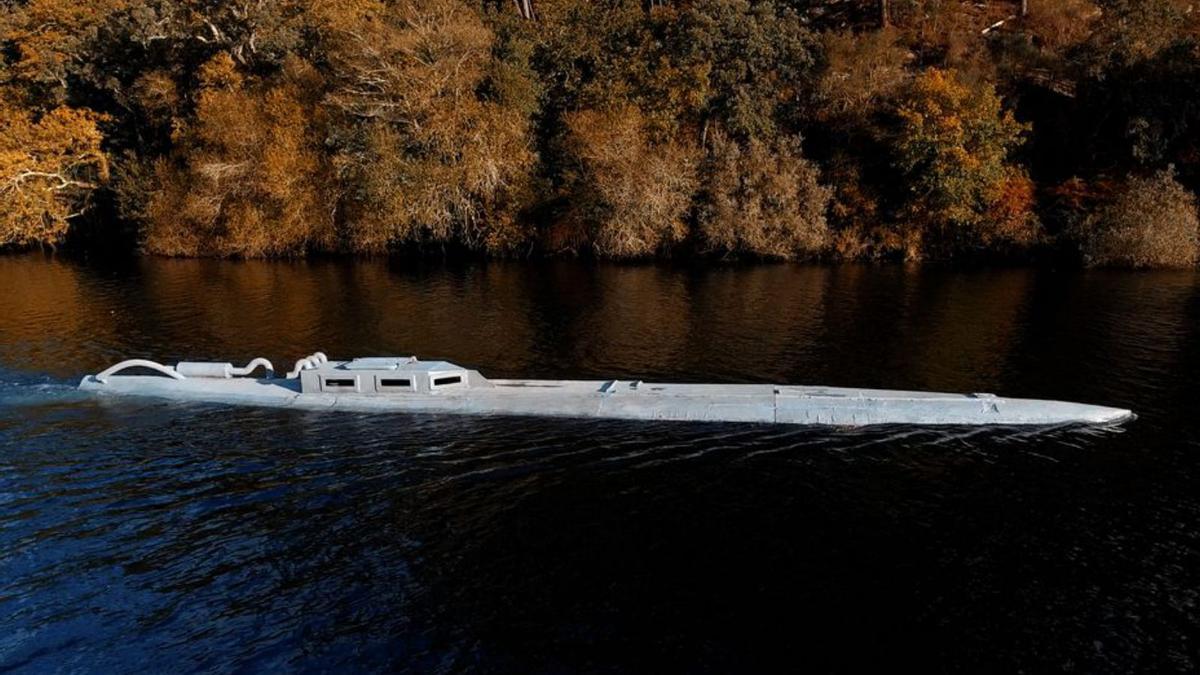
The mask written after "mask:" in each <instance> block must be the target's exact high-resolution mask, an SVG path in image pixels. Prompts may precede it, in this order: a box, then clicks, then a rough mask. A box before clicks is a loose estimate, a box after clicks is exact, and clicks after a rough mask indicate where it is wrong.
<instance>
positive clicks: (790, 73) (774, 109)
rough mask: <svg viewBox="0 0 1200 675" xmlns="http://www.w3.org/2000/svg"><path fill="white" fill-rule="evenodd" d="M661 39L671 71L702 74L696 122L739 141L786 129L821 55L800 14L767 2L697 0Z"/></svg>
mask: <svg viewBox="0 0 1200 675" xmlns="http://www.w3.org/2000/svg"><path fill="white" fill-rule="evenodd" d="M665 40H666V47H665V48H666V49H667V51H668V54H669V55H670V59H671V61H672V63H673V65H674V67H675V68H676V69H679V70H683V71H696V70H699V71H701V72H706V73H707V77H706V87H705V91H706V93H707V96H706V98H705V100H704V101H703V105H702V107H701V108H700V110H698V111H697V112H698V114H699V115H700V117H701V119H700V122H701V123H702V124H704V125H707V124H708V123H711V122H718V123H720V124H721V125H722V126H723V127H724V128H725V129H726V130H727V131H728V132H729V133H731V134H733V135H734V136H737V137H738V138H739V139H746V138H749V137H751V136H758V137H761V138H770V137H774V136H775V135H777V134H785V133H786V132H787V131H788V128H789V127H790V126H792V124H791V122H792V121H794V120H789V119H787V118H789V117H791V116H794V114H795V113H796V110H797V108H798V107H799V103H800V101H801V95H802V94H803V93H805V92H806V91H807V89H808V88H809V87H810V86H811V81H812V78H813V75H814V72H815V66H816V63H817V59H816V55H817V53H818V50H819V45H818V42H817V38H816V36H815V35H814V34H813V33H812V32H811V31H809V30H808V29H807V28H806V27H805V25H804V22H803V21H802V20H801V18H800V16H799V15H797V14H796V13H795V12H794V11H792V10H790V9H788V8H786V7H784V6H782V5H778V4H776V3H774V2H772V1H771V0H763V1H761V2H749V0H698V1H697V2H694V3H691V4H690V6H689V7H688V8H687V9H686V10H685V11H683V12H682V13H681V14H680V16H679V18H678V20H677V21H676V22H673V23H672V24H670V25H669V26H668V29H667V35H666V37H665ZM781 126H782V127H783V128H782V129H781V128H780V127H781Z"/></svg>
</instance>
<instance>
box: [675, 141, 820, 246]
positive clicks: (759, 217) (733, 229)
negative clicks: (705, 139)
mask: <svg viewBox="0 0 1200 675" xmlns="http://www.w3.org/2000/svg"><path fill="white" fill-rule="evenodd" d="M819 174H820V172H819V170H818V169H817V168H816V167H815V166H813V164H812V163H811V162H809V161H808V160H807V159H805V158H804V155H803V153H802V152H801V148H800V139H799V138H783V139H780V140H777V141H775V142H774V143H772V144H770V145H768V144H766V143H764V142H762V141H759V140H750V141H748V142H746V143H744V144H742V143H738V142H737V141H736V140H734V139H732V138H729V137H728V136H727V135H725V134H724V133H719V132H718V133H714V134H713V136H712V148H711V150H710V153H709V158H708V160H707V161H706V162H705V170H704V198H703V199H702V206H701V209H700V214H699V218H698V222H699V230H700V236H701V239H702V241H703V243H704V246H705V247H706V248H708V249H710V250H715V251H720V252H725V253H749V254H753V255H758V256H762V257H766V258H777V259H784V260H787V259H791V258H796V257H811V256H814V255H816V254H818V253H820V252H821V250H822V249H823V248H824V247H825V246H826V245H827V244H828V240H829V231H828V228H827V227H826V224H825V210H826V208H827V207H828V205H829V196H830V192H829V190H828V188H825V187H823V186H822V185H820V184H819V183H818V177H819Z"/></svg>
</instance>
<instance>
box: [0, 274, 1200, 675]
mask: <svg viewBox="0 0 1200 675" xmlns="http://www.w3.org/2000/svg"><path fill="white" fill-rule="evenodd" d="M1197 280H1198V279H1197V275H1196V274H1195V273H1193V272H1162V273H1123V272H1101V271H1094V272H1054V271H1049V270H1037V271H1034V270H992V271H974V272H962V271H953V270H941V269H930V268H926V269H920V268H904V267H860V266H844V267H803V266H784V265H781V266H760V267H719V268H712V269H706V270H695V269H686V268H670V267H662V266H594V265H586V264H581V263H553V264H528V263H490V264H462V265H446V264H430V263H424V264H420V263H412V262H407V261H391V262H389V261H382V260H380V261H367V262H347V261H313V262H294V263H236V262H219V261H175V260H160V259H148V260H138V261H133V262H125V263H110V264H85V263H80V262H71V261H65V260H60V259H53V258H47V257H45V256H41V255H35V256H10V257H0V289H3V292H2V293H0V671H6V672H7V671H16V672H44V671H55V672H103V673H112V672H133V671H139V672H144V671H147V670H149V671H171V672H175V671H187V672H195V671H205V672H209V671H211V672H229V671H236V670H298V671H340V670H344V669H347V668H348V667H352V666H354V667H359V668H363V669H369V670H401V671H410V672H462V671H468V670H470V671H488V672H520V673H530V672H533V673H558V672H619V671H636V672H746V671H755V670H758V671H779V670H787V671H794V670H796V669H801V668H806V669H813V670H819V671H826V670H831V671H847V670H857V669H862V668H874V669H888V670H894V669H897V668H900V667H905V666H915V667H921V668H924V669H927V670H935V671H961V670H970V671H996V672H1011V671H1014V670H1025V671H1032V672H1042V671H1047V670H1055V671H1059V670H1062V671H1067V672H1129V671H1155V672H1162V671H1189V670H1195V669H1196V668H1197V666H1198V665H1200V616H1198V613H1200V609H1198V606H1197V603H1198V602H1200V482H1198V479H1200V454H1198V453H1197V451H1198V450H1200V422H1198V421H1197V418H1198V415H1197V412H1198V411H1197V401H1198V400H1200V399H1198V397H1197V396H1196V394H1195V391H1196V386H1197V384H1196V383H1197V379H1198V378H1197V375H1200V370H1198V367H1197V366H1198V365H1200V285H1198V284H1197ZM314 349H322V350H324V351H326V352H327V353H329V354H331V355H334V356H360V355H361V356H366V355H383V354H419V355H421V356H422V357H440V358H447V359H450V360H453V361H456V362H459V363H462V364H464V365H468V366H471V367H475V368H478V369H480V370H481V371H483V372H484V373H485V374H487V375H492V376H496V377H546V378H559V377H589V378H591V377H594V378H603V377H623V378H627V377H636V378H643V379H647V380H650V379H660V380H675V381H713V382H756V381H772V382H787V383H815V384H828V385H845V386H864V387H888V388H921V389H941V390H955V391H994V392H997V393H1003V394H1007V395H1014V396H1028V397H1045V398H1060V399H1068V400H1077V401H1083V402H1089V403H1099V404H1105V405H1113V406H1120V407H1128V408H1132V409H1134V410H1135V411H1136V412H1137V413H1138V414H1139V419H1138V420H1137V421H1136V422H1134V423H1133V424H1131V425H1129V426H1127V427H1126V428H1124V429H1116V430H1083V429H1070V428H1068V429H1056V430H1043V431H1036V432H1034V431H1030V430H1020V429H994V430H971V429H941V430H920V429H906V428H878V429H867V430H846V429H808V428H776V427H766V426H754V425H736V424H709V425H705V424H681V423H665V424H660V423H650V424H647V423H630V422H616V421H595V420H553V419H521V418H503V417H496V418H470V417H450V416H446V417H439V416H406V415H382V416H381V415H357V414H351V413H340V414H328V413H326V414H321V413H312V412H303V411H290V410H255V409H245V408H232V407H224V406H213V405H192V404H179V403H171V402H159V401H137V400H119V399H109V398H92V397H87V396H81V395H79V394H77V393H76V392H74V391H73V384H74V383H75V382H76V381H77V380H78V378H80V377H81V376H83V375H84V374H85V373H89V372H95V371H97V370H99V369H101V368H103V367H105V366H107V365H109V364H110V363H112V362H114V361H117V360H120V359H122V358H127V357H139V356H140V357H147V358H154V359H159V360H164V361H173V360H176V359H183V358H188V359H220V360H234V361H239V362H240V361H244V360H247V359H249V358H251V357H253V356H260V355H261V356H267V357H269V358H271V359H273V360H274V361H275V363H276V365H277V366H280V367H282V366H284V365H286V364H290V362H291V360H293V359H295V358H297V357H299V356H301V355H303V354H307V353H308V352H310V351H312V350H314Z"/></svg>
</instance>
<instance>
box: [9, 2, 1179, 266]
mask: <svg viewBox="0 0 1200 675" xmlns="http://www.w3.org/2000/svg"><path fill="white" fill-rule="evenodd" d="M534 4H535V3H533V2H528V1H523V2H519V3H515V5H516V7H515V8H514V7H513V6H510V4H507V3H500V4H498V5H497V4H495V3H476V2H467V1H466V0H429V1H427V2H411V1H409V0H356V1H355V2H350V3H341V4H338V5H337V6H333V5H330V4H329V3H323V2H313V1H312V0H288V1H287V2H283V3H263V4H261V5H256V6H255V7H254V8H251V9H245V8H240V7H238V8H234V7H232V6H230V7H226V6H224V5H222V6H220V7H216V6H214V7H212V8H208V9H204V10H200V9H197V8H195V7H192V5H191V4H189V3H181V2H178V1H177V0H164V3H161V4H160V5H156V6H155V8H154V9H145V8H142V7H140V5H139V4H138V3H128V2H125V1H124V0H86V1H85V2H83V3H82V4H80V3H65V4H64V3H62V2H60V1H59V0H36V1H34V2H27V3H16V4H12V3H10V4H7V5H5V6H4V7H3V8H2V9H0V43H3V46H4V47H5V48H4V49H2V50H0V59H2V63H0V65H2V68H0V72H2V73H3V76H2V77H0V124H2V125H3V128H4V130H5V133H4V134H3V135H2V136H0V246H5V245H7V246H15V247H29V246H33V247H37V246H58V245H60V244H62V243H63V242H64V241H67V240H74V241H76V242H92V243H84V244H77V245H82V246H94V245H95V246H109V245H116V244H114V242H115V241H120V242H125V245H126V246H127V247H128V248H130V249H132V248H135V247H136V248H137V249H138V250H142V251H145V252H149V253H155V254H162V255H170V256H214V257H229V258H276V257H278V258H287V257H296V256H305V255H309V254H312V253H351V254H378V253H386V252H393V251H396V250H397V249H405V248H414V247H415V248H426V249H435V250H436V249H440V248H461V249H464V250H469V251H472V252H474V253H477V254H480V255H486V256H489V257H495V258H509V257H516V258H527V257H531V256H534V257H547V256H548V257H553V256H559V255H579V256H591V257H595V258H599V259H614V260H615V259H620V260H633V259H650V258H661V257H680V256H689V257H712V258H726V257H738V258H748V259H771V260H803V259H812V258H818V259H825V260H831V259H838V260H908V261H916V260H936V261H945V260H959V259H965V260H972V259H977V258H986V259H1003V260H1026V259H1029V258H1031V257H1042V256H1046V255H1049V256H1051V257H1055V258H1061V259H1070V258H1073V259H1075V260H1076V261H1078V262H1079V263H1082V264H1090V265H1116V266H1126V267H1160V266H1161V267H1186V266H1191V265H1194V264H1195V263H1196V261H1197V259H1198V258H1200V219H1198V218H1197V209H1196V198H1195V191H1196V189H1197V187H1198V186H1200V161H1198V160H1197V158H1198V157H1200V153H1198V152H1197V151H1196V148H1197V138H1198V136H1197V133H1198V132H1200V116H1198V115H1197V112H1196V108H1195V106H1192V105H1190V104H1189V102H1190V101H1189V99H1188V98H1187V95H1186V92H1191V91H1193V90H1194V89H1195V88H1196V87H1195V86H1193V85H1194V84H1195V83H1196V82H1197V81H1200V37H1198V36H1200V23H1198V21H1200V19H1197V16H1200V15H1198V14H1197V13H1195V12H1192V11H1191V10H1190V9H1189V8H1188V7H1186V6H1184V5H1182V4H1180V3H1178V2H1175V0H1146V1H1145V2H1136V3H1130V2H1126V1H1125V0H1069V1H1067V2H1046V3H1033V6H1032V7H1031V6H1029V3H1021V2H1016V1H1015V0H990V1H988V2H974V1H967V0H962V1H958V0H952V1H948V2H938V3H929V6H926V5H925V4H923V3H915V4H914V3H907V4H905V3H876V2H866V1H864V2H850V3H846V2H837V3H833V2H798V1H796V0H754V1H753V2H750V1H747V0H698V1H696V2H680V3H661V2H649V3H644V2H633V1H628V2H627V1H623V0H622V1H618V2H608V3H594V2H584V1H582V0H538V2H537V3H536V4H537V7H536V8H535V7H534ZM80 7H82V9H80ZM143 10H144V11H143ZM517 10H519V11H517ZM147 12H149V14H147ZM1148 36H1150V37H1148ZM1180 92H1185V94H1180ZM95 242H104V243H99V244H97V243H95Z"/></svg>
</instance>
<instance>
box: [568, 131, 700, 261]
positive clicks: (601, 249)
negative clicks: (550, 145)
mask: <svg viewBox="0 0 1200 675" xmlns="http://www.w3.org/2000/svg"><path fill="white" fill-rule="evenodd" d="M567 128H568V129H569V140H568V147H569V148H570V150H569V151H570V155H571V157H572V162H573V164H574V171H575V174H574V185H573V189H572V190H571V193H570V211H569V214H568V215H567V219H568V221H570V222H571V223H572V224H573V225H574V226H575V227H576V228H577V229H580V230H582V231H584V232H586V233H587V234H588V238H589V239H590V241H591V242H592V246H593V247H594V249H595V251H596V253H598V254H599V255H602V256H605V257H612V258H635V257H645V256H648V255H651V254H654V253H656V252H659V251H661V250H663V249H664V248H666V247H668V246H669V245H671V244H674V243H677V242H679V241H681V240H682V239H683V238H684V236H685V235H686V234H687V221H686V218H687V214H688V210H689V207H690V205H691V203H692V198H693V196H694V195H695V193H696V190H697V188H698V186H699V179H698V170H699V166H698V164H699V152H698V150H697V148H695V147H692V146H688V145H685V144H683V143H678V142H675V141H662V142H654V141H652V140H651V139H650V135H649V133H648V132H647V129H646V122H645V119H644V118H643V116H642V114H641V113H640V112H639V111H638V110H637V109H636V108H633V107H624V108H617V109H615V110H605V111H596V110H585V111H580V112H577V113H572V114H571V115H569V116H568V117H567Z"/></svg>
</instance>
